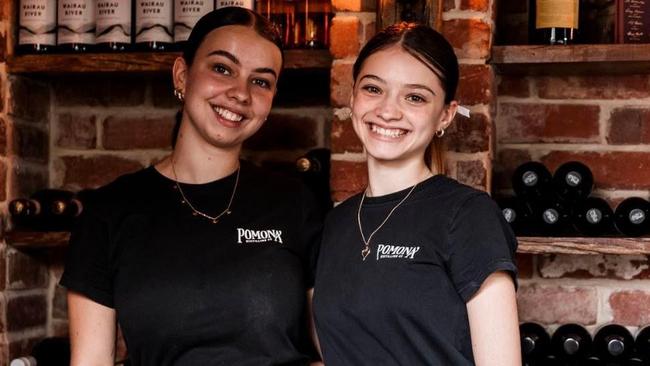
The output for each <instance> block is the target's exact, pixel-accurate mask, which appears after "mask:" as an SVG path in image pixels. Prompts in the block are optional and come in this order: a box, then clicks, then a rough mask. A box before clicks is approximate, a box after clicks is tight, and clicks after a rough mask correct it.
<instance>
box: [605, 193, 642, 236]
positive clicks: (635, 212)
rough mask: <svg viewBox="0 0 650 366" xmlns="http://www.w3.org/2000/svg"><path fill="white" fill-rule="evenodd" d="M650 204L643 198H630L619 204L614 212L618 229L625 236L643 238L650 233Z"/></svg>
mask: <svg viewBox="0 0 650 366" xmlns="http://www.w3.org/2000/svg"><path fill="white" fill-rule="evenodd" d="M648 215H650V202H648V201H647V200H645V199H643V198H641V197H630V198H626V199H625V200H623V201H622V202H621V203H619V204H618V206H617V207H616V210H615V211H614V223H615V224H616V229H617V230H618V231H619V232H620V233H621V234H623V235H628V236H641V235H645V234H648V233H650V220H648Z"/></svg>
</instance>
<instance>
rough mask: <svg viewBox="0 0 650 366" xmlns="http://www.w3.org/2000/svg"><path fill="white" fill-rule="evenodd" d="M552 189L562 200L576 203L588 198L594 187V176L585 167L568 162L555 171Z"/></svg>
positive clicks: (579, 163) (577, 163) (576, 162)
mask: <svg viewBox="0 0 650 366" xmlns="http://www.w3.org/2000/svg"><path fill="white" fill-rule="evenodd" d="M553 187H554V189H555V192H556V193H557V194H558V195H559V196H560V197H561V198H562V199H563V200H566V201H568V202H576V201H579V200H583V199H585V198H587V197H588V196H589V194H590V193H591V190H592V189H593V187H594V176H593V174H592V173H591V170H590V169H589V167H587V166H586V165H584V164H582V163H581V162H579V161H570V162H568V163H564V164H562V165H560V166H559V167H558V168H557V169H556V170H555V173H554V174H553Z"/></svg>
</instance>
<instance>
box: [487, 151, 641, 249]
mask: <svg viewBox="0 0 650 366" xmlns="http://www.w3.org/2000/svg"><path fill="white" fill-rule="evenodd" d="M512 187H513V190H514V192H515V196H514V197H502V198H499V199H497V201H498V203H499V205H500V206H501V209H502V210H503V214H504V217H505V219H506V221H508V222H509V223H510V225H511V226H512V229H513V231H514V232H515V234H517V235H524V236H530V235H532V236H576V235H581V236H588V237H594V236H614V235H624V236H641V235H645V234H648V233H650V217H649V215H650V202H648V201H647V200H645V199H643V198H641V197H630V198H627V199H625V200H623V201H622V202H620V203H619V204H618V206H617V207H616V210H615V211H614V210H612V208H611V207H610V205H609V204H608V203H607V201H605V200H604V199H602V198H599V197H594V196H592V195H591V193H592V190H593V187H594V177H593V174H592V172H591V170H590V169H589V167H587V166H586V165H585V164H583V163H581V162H578V161H570V162H566V163H564V164H562V165H560V166H559V167H558V168H557V169H556V170H555V172H554V173H553V174H551V172H550V171H549V170H548V169H547V168H546V166H544V165H543V164H542V163H539V162H534V161H530V162H526V163H524V164H521V165H520V166H519V167H517V169H516V170H515V172H514V174H513V176H512Z"/></svg>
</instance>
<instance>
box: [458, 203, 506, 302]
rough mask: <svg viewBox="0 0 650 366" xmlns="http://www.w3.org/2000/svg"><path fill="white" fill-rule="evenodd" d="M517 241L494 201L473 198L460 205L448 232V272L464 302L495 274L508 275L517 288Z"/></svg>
mask: <svg viewBox="0 0 650 366" xmlns="http://www.w3.org/2000/svg"><path fill="white" fill-rule="evenodd" d="M516 250H517V240H516V239H515V236H514V234H513V233H512V230H511V229H510V227H509V225H508V223H507V222H506V221H505V220H504V219H503V215H502V214H501V212H500V211H499V209H498V207H497V205H496V204H495V202H494V201H493V200H492V199H491V198H490V196H488V195H487V194H484V193H481V194H477V195H473V196H472V197H470V198H469V199H467V200H466V201H465V202H464V204H463V205H461V206H460V208H459V209H458V211H457V212H456V215H455V217H454V218H453V220H452V222H451V227H450V230H449V252H448V271H449V274H450V277H451V279H452V282H453V283H454V286H455V287H456V289H457V291H458V293H459V294H460V296H461V298H462V299H463V300H464V301H465V302H467V301H469V300H470V299H471V297H472V296H473V295H474V294H475V293H476V291H478V289H479V288H480V287H481V285H482V284H483V281H485V279H486V278H487V277H488V276H489V275H490V274H492V273H494V272H496V271H506V272H508V273H510V274H511V276H512V278H513V281H514V282H515V286H516V285H517V267H516V265H515V259H514V257H515V251H516Z"/></svg>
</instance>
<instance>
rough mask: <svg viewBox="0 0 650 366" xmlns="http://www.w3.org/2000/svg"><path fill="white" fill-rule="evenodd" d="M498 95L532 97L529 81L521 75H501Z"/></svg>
mask: <svg viewBox="0 0 650 366" xmlns="http://www.w3.org/2000/svg"><path fill="white" fill-rule="evenodd" d="M498 94H499V96H500V97H502V96H507V97H517V98H528V97H529V96H530V87H529V80H528V78H525V77H522V76H520V75H518V76H512V75H500V76H499V84H498Z"/></svg>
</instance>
